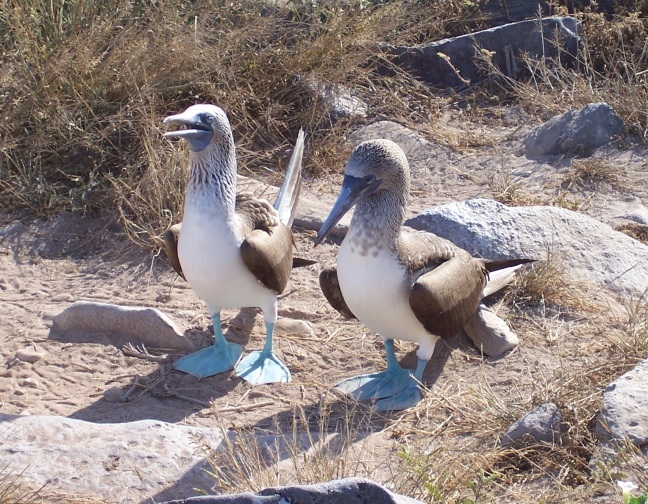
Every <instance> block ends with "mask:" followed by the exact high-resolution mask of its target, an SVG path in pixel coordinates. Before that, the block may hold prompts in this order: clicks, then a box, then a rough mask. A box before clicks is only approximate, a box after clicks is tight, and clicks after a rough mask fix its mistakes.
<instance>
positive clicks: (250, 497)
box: [166, 478, 420, 504]
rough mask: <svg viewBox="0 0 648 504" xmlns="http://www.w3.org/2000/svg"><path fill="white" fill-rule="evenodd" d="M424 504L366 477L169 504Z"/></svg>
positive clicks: (176, 501) (204, 497) (169, 503)
mask: <svg viewBox="0 0 648 504" xmlns="http://www.w3.org/2000/svg"><path fill="white" fill-rule="evenodd" d="M341 502H344V503H346V504H420V501H417V500H414V499H410V498H409V497H405V496H403V495H398V494H395V493H393V492H390V491H389V490H387V489H386V488H385V487H383V486H381V485H378V484H377V483H374V482H373V481H370V480H368V479H364V478H346V479H341V480H334V481H328V482H326V483H317V484H314V485H293V486H284V487H272V488H264V489H263V490H261V491H260V492H258V493H256V494H253V493H250V492H246V493H241V494H233V495H213V496H212V495H208V496H201V497H192V498H189V499H182V500H175V501H172V502H167V503H166V504H286V503H290V504H338V503H341Z"/></svg>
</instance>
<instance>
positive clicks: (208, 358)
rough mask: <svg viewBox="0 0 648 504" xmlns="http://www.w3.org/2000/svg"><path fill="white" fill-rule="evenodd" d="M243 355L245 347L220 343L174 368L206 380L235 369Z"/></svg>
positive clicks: (185, 358) (194, 354)
mask: <svg viewBox="0 0 648 504" xmlns="http://www.w3.org/2000/svg"><path fill="white" fill-rule="evenodd" d="M242 353H243V347H242V346H241V345H239V344H237V343H229V342H228V343H226V344H223V343H220V344H218V345H212V346H209V347H207V348H203V349H201V350H198V351H197V352H194V353H192V354H189V355H186V356H185V357H183V358H182V359H180V360H178V361H177V362H176V363H175V364H174V365H173V367H174V368H175V369H177V370H178V371H182V372H184V373H189V374H190V375H193V376H195V377H196V378H206V377H207V376H213V375H215V374H218V373H223V372H225V371H229V370H230V369H234V366H235V365H236V363H237V362H238V360H239V359H240V357H241V354H242Z"/></svg>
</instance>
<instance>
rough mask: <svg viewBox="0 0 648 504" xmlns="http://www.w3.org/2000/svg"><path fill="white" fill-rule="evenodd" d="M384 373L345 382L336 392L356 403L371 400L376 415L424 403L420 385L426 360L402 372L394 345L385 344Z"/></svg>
mask: <svg viewBox="0 0 648 504" xmlns="http://www.w3.org/2000/svg"><path fill="white" fill-rule="evenodd" d="M385 352H386V355H387V370H386V371H382V372H380V373H371V374H366V375H360V376H355V377H353V378H347V379H346V380H343V381H341V382H340V383H338V384H337V385H336V386H335V388H337V389H338V390H340V391H341V392H344V393H345V394H347V395H348V396H351V397H353V398H354V399H357V400H359V401H366V400H374V401H376V402H375V403H374V407H375V408H376V409H377V410H378V411H400V410H404V409H407V408H411V407H412V406H415V405H416V404H418V403H419V401H420V400H421V399H423V394H422V392H421V389H420V384H421V382H422V380H423V370H424V369H425V366H426V364H427V360H424V359H419V360H418V364H417V365H416V369H403V368H402V367H400V365H399V364H398V361H397V360H396V355H395V354H394V342H393V341H392V340H386V341H385Z"/></svg>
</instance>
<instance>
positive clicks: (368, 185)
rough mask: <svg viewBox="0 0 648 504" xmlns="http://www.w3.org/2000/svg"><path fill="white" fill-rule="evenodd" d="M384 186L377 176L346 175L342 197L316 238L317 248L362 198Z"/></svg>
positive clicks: (339, 197)
mask: <svg viewBox="0 0 648 504" xmlns="http://www.w3.org/2000/svg"><path fill="white" fill-rule="evenodd" d="M380 184H382V180H378V179H377V178H376V176H375V175H367V176H366V177H362V178H358V177H352V176H351V175H345V176H344V180H343V181H342V188H341V189H340V195H339V196H338V198H337V201H336V202H335V205H334V206H333V209H332V210H331V213H329V216H328V217H327V218H326V221H324V224H322V227H321V228H320V230H319V232H318V233H317V237H316V238H315V246H317V245H319V244H320V243H322V241H323V240H324V238H326V236H327V235H328V234H329V233H330V232H331V230H332V229H333V228H334V227H335V225H336V224H337V223H338V222H339V221H340V219H341V218H342V217H344V214H346V213H347V212H348V211H349V210H350V209H351V208H352V207H353V205H355V204H356V203H357V202H358V201H360V200H361V199H362V198H364V197H366V196H369V195H371V194H373V193H375V192H376V191H377V190H378V188H379V187H380Z"/></svg>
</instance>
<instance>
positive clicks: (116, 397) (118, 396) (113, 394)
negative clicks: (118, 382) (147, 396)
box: [103, 387, 124, 402]
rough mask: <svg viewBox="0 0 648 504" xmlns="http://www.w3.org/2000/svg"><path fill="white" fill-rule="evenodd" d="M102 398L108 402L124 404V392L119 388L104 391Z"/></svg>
mask: <svg viewBox="0 0 648 504" xmlns="http://www.w3.org/2000/svg"><path fill="white" fill-rule="evenodd" d="M103 398H104V399H105V400H106V401H108V402H124V392H123V391H122V389H120V388H119V387H110V388H109V389H106V390H104V393H103Z"/></svg>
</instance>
